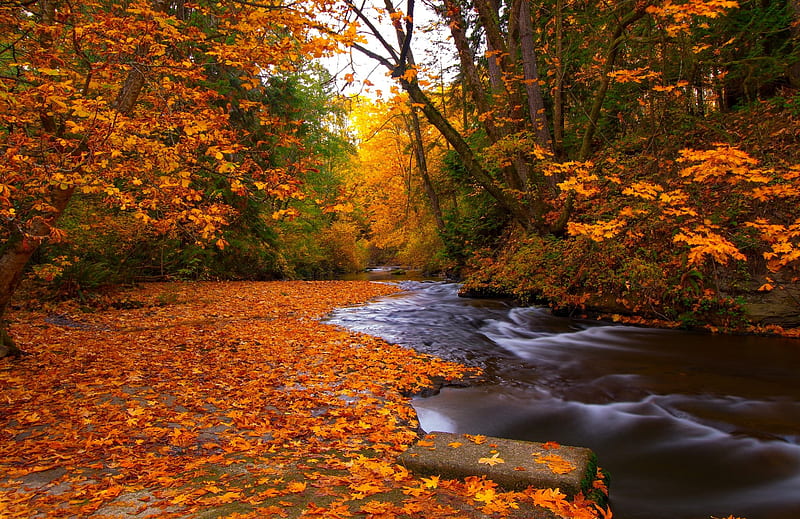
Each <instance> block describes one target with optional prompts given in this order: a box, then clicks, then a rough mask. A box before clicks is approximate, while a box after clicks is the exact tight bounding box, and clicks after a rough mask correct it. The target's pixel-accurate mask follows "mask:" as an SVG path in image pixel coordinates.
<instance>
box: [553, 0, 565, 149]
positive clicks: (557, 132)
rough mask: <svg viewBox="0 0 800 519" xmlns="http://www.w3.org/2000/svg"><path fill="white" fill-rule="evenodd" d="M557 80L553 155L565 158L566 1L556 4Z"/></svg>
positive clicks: (555, 87) (559, 1)
mask: <svg viewBox="0 0 800 519" xmlns="http://www.w3.org/2000/svg"><path fill="white" fill-rule="evenodd" d="M555 69H556V78H555V85H553V153H554V154H555V156H556V159H558V160H561V159H563V158H564V0H558V1H557V2H556V66H555Z"/></svg>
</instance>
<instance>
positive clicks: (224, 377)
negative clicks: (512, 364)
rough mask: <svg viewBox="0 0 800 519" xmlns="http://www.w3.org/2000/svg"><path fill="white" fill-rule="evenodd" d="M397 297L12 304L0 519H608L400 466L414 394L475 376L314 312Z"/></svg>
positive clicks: (319, 289)
mask: <svg viewBox="0 0 800 519" xmlns="http://www.w3.org/2000/svg"><path fill="white" fill-rule="evenodd" d="M397 290H399V289H398V288H397V287H396V286H394V285H387V284H379V283H368V282H352V281H348V282H339V281H326V282H299V281H298V282H265V283H253V282H224V283H223V282H220V283H155V284H147V285H144V286H143V287H140V288H137V289H135V290H133V291H130V292H126V293H125V294H124V299H123V300H122V301H123V302H124V303H125V304H116V303H114V302H112V303H114V304H109V305H107V306H106V307H105V308H102V309H100V310H95V311H91V312H86V311H82V309H81V308H79V307H78V306H77V304H76V303H74V302H72V303H70V302H65V303H62V304H59V305H57V307H56V308H52V307H50V308H48V309H47V311H45V310H43V309H39V310H26V311H22V310H17V311H16V312H14V313H13V314H12V315H11V319H10V321H11V330H12V333H13V334H14V336H15V337H16V339H17V341H18V343H19V344H21V345H22V346H23V348H24V349H25V350H26V352H27V353H28V355H26V356H24V357H23V358H22V359H21V360H16V361H14V360H10V359H3V360H0V516H2V517H7V518H23V517H24V518H36V517H43V518H44V517H46V518H50V517H96V518H100V517H128V518H133V517H135V518H144V517H208V518H210V517H301V516H302V517H368V518H387V519H388V518H393V517H429V518H440V517H441V518H457V517H458V518H484V517H506V516H512V517H542V518H544V517H559V516H560V517H575V518H584V517H585V518H587V519H588V518H595V517H602V516H604V515H605V514H606V512H605V511H603V510H599V509H598V508H597V507H596V506H595V505H594V503H593V502H591V501H589V500H584V499H582V498H581V497H580V496H579V497H578V498H576V500H574V501H572V502H569V501H567V500H565V499H564V497H563V495H560V494H559V493H558V492H557V490H555V489H552V491H550V490H548V491H547V492H546V493H543V490H542V489H538V490H537V489H528V491H526V492H502V490H500V489H498V488H496V485H495V484H494V483H493V482H492V481H489V480H486V479H485V478H482V477H474V478H467V480H465V481H454V480H441V481H439V480H438V479H437V480H436V481H437V484H436V485H432V484H431V480H430V479H426V478H421V477H415V476H414V475H412V474H410V473H409V472H408V471H407V470H406V469H405V468H404V467H402V466H400V465H397V464H396V458H397V456H398V455H399V453H400V452H402V451H403V450H405V449H406V448H407V447H408V446H409V445H410V444H411V443H412V442H413V441H414V440H415V439H416V438H417V429H418V422H417V420H416V415H415V413H414V410H413V408H412V407H411V405H410V402H409V397H408V395H410V394H414V393H415V392H418V391H421V390H422V389H424V388H426V387H428V386H430V385H431V379H432V378H434V377H435V378H437V379H444V380H453V379H458V378H461V377H464V376H465V375H467V368H465V367H463V366H459V365H456V364H452V363H447V362H444V361H442V360H440V359H437V358H434V357H431V356H428V355H424V354H420V353H416V352H414V351H412V350H408V349H405V348H402V347H400V346H397V345H392V344H389V343H386V342H384V341H382V340H380V339H377V338H374V337H370V336H367V335H363V334H358V333H355V332H349V331H346V330H343V329H341V328H337V327H335V326H331V325H327V324H324V323H321V322H320V319H321V318H322V317H324V316H325V315H326V314H327V313H329V312H330V311H331V310H333V309H334V308H336V307H340V306H347V305H354V304H360V303H363V302H365V301H367V300H369V299H371V298H374V297H377V296H380V295H386V294H389V293H392V292H395V291H397ZM117 297H120V296H119V295H118V296H117ZM131 302H134V303H135V304H132V303H131ZM117 303H118V302H117ZM83 310H86V309H83ZM54 316H56V317H57V318H55V319H54V318H53V317H54ZM480 439H481V438H478V440H480ZM523 503H526V504H527V511H525V507H523V509H522V511H521V509H520V505H522V504H523ZM536 505H538V506H539V507H543V508H538V507H537V506H536ZM545 509H547V510H545Z"/></svg>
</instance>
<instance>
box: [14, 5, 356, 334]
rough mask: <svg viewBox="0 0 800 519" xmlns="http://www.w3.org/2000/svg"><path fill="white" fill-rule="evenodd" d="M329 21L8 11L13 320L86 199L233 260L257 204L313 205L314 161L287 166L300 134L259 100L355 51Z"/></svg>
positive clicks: (161, 12) (288, 15) (90, 8)
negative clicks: (326, 27)
mask: <svg viewBox="0 0 800 519" xmlns="http://www.w3.org/2000/svg"><path fill="white" fill-rule="evenodd" d="M323 9H325V5H324V3H322V2H293V3H292V4H291V5H282V4H258V3H252V2H239V1H231V2H202V1H201V2H183V1H178V2H163V1H131V2H121V3H120V2H105V1H98V2H81V3H72V2H63V1H58V0H42V1H35V2H16V1H13V2H3V3H2V4H0V34H2V36H1V37H0V82H2V97H0V102H1V103H2V110H0V118H1V119H2V123H1V124H0V128H2V129H1V130H0V139H1V140H2V141H1V142H0V150H2V153H3V160H2V161H1V165H0V218H2V219H3V226H2V240H3V246H2V249H0V312H2V309H4V308H5V307H6V305H7V304H8V301H9V299H10V297H11V295H12V294H13V292H14V289H15V287H16V285H17V284H18V282H19V279H20V276H21V273H22V269H23V267H24V265H25V264H26V263H27V261H28V259H29V258H30V257H31V255H32V254H33V252H34V251H35V250H36V249H37V247H38V246H39V245H41V244H42V243H45V242H49V243H54V242H58V241H59V240H62V239H63V238H64V233H63V232H62V230H61V229H60V228H59V227H58V224H57V220H58V218H59V216H60V215H61V214H62V213H63V212H64V210H65V208H66V207H67V204H68V203H70V201H71V200H73V199H75V198H76V197H79V198H81V199H91V200H94V201H97V202H101V203H103V204H106V205H110V206H112V207H114V208H115V210H117V211H121V212H125V213H128V214H130V215H132V217H133V218H134V219H136V220H138V221H139V222H140V223H143V224H146V225H147V226H149V227H150V228H151V229H153V230H155V231H157V232H160V233H166V232H169V231H173V230H175V229H181V230H182V232H184V233H187V234H189V235H190V236H192V237H193V239H194V240H195V241H197V242H201V243H205V244H211V245H213V246H216V247H220V248H222V247H224V246H225V240H224V239H222V237H221V232H220V231H221V229H222V228H223V227H224V226H225V225H226V224H228V223H229V222H230V221H231V220H232V219H234V218H235V217H236V216H235V215H236V214H237V212H238V211H239V210H240V205H241V204H242V203H245V201H246V200H249V199H253V198H255V199H261V200H264V201H270V200H278V201H280V200H286V199H290V198H292V197H297V196H300V195H299V190H298V178H299V177H300V176H301V175H302V173H303V172H304V171H306V170H308V169H309V168H312V167H314V163H313V161H312V160H311V158H310V157H308V156H302V155H299V156H298V155H295V156H290V157H288V158H285V159H284V157H285V155H282V154H281V152H280V151H279V150H281V149H285V148H290V147H292V146H294V145H296V139H295V138H294V137H293V135H295V134H296V128H292V127H291V125H289V124H288V123H289V121H287V120H283V119H282V118H281V115H280V114H279V113H275V112H274V111H273V110H271V108H272V107H270V106H269V105H268V104H267V103H265V102H264V99H265V98H264V96H263V94H260V92H263V91H264V89H265V88H266V86H267V84H268V80H269V78H270V77H271V76H273V75H276V74H280V73H281V72H284V71H287V70H291V69H292V68H293V67H294V66H295V64H297V63H299V62H301V61H302V59H308V58H312V57H320V56H322V55H325V54H327V53H329V52H331V50H332V49H333V48H334V47H335V46H337V45H338V44H340V43H345V42H347V41H349V40H350V39H351V38H352V34H348V33H344V34H332V33H330V32H326V31H318V30H315V29H314V27H315V26H316V25H317V23H316V22H315V18H316V15H317V13H318V12H319V11H320V10H323ZM301 58H302V59H301ZM225 192H228V193H230V194H232V196H227V197H226V196H223V195H224V193H225ZM0 315H1V314H0ZM3 337H4V341H3V343H4V346H3V348H4V350H5V349H6V348H8V345H6V343H7V342H8V341H7V340H6V337H5V334H4V336H3Z"/></svg>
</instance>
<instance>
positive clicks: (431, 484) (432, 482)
mask: <svg viewBox="0 0 800 519" xmlns="http://www.w3.org/2000/svg"><path fill="white" fill-rule="evenodd" d="M422 482H423V483H425V487H426V488H437V487H438V486H439V476H431V477H430V478H422Z"/></svg>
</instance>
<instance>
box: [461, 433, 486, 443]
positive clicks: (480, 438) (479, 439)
mask: <svg viewBox="0 0 800 519" xmlns="http://www.w3.org/2000/svg"><path fill="white" fill-rule="evenodd" d="M464 436H465V437H466V438H467V439H468V440H469V441H471V442H472V443H474V444H476V445H481V444H483V443H486V436H484V435H482V434H475V435H472V434H465V435H464Z"/></svg>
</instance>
